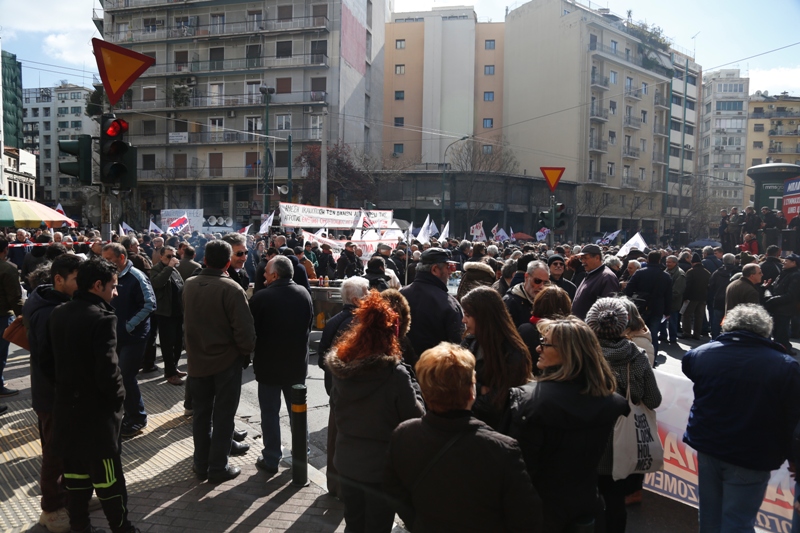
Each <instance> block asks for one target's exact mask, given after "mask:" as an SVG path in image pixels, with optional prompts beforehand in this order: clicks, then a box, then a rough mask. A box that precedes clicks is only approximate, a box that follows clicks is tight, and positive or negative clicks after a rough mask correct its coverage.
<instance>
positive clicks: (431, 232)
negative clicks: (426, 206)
mask: <svg viewBox="0 0 800 533" xmlns="http://www.w3.org/2000/svg"><path fill="white" fill-rule="evenodd" d="M437 233H439V228H437V227H436V224H434V222H433V220H431V222H430V224H428V236H429V237H433V236H434V235H436V234H437Z"/></svg>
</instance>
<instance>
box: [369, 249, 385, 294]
mask: <svg viewBox="0 0 800 533" xmlns="http://www.w3.org/2000/svg"><path fill="white" fill-rule="evenodd" d="M364 278H366V279H367V281H369V288H370V290H372V289H375V290H376V291H378V292H383V291H385V290H386V289H388V288H389V276H387V275H386V263H385V262H384V260H383V257H381V256H379V255H373V256H372V258H371V259H370V260H369V262H368V263H367V271H366V273H365V274H364Z"/></svg>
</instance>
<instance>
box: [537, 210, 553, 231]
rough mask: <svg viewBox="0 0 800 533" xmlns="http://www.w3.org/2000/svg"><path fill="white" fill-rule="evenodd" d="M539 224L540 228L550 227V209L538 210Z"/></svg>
mask: <svg viewBox="0 0 800 533" xmlns="http://www.w3.org/2000/svg"><path fill="white" fill-rule="evenodd" d="M539 226H540V227H542V228H551V227H552V226H553V219H552V218H551V215H550V211H539Z"/></svg>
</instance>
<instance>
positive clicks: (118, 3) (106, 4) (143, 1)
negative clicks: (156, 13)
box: [101, 0, 194, 11]
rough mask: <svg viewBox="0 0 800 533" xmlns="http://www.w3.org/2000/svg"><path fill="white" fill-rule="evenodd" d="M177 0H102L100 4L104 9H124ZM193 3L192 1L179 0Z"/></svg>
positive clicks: (169, 2)
mask: <svg viewBox="0 0 800 533" xmlns="http://www.w3.org/2000/svg"><path fill="white" fill-rule="evenodd" d="M176 2H177V0H104V1H103V2H102V3H101V5H102V6H103V9H104V10H105V11H111V10H113V9H125V8H129V7H144V6H162V5H170V4H175V3H176ZM181 3H194V2H181Z"/></svg>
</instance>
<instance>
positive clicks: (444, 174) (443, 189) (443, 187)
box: [439, 135, 470, 224]
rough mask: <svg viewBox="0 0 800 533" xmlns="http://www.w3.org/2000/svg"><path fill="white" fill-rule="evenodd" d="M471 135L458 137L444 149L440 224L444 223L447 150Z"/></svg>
mask: <svg viewBox="0 0 800 533" xmlns="http://www.w3.org/2000/svg"><path fill="white" fill-rule="evenodd" d="M469 137H470V136H469V135H464V136H463V137H461V138H460V139H456V140H455V141H453V142H451V143H450V144H448V145H447V148H445V149H444V170H443V171H442V219H441V220H440V221H439V224H444V191H445V183H447V151H448V150H449V149H450V147H451V146H453V145H454V144H456V143H457V142H461V141H464V140H466V139H469Z"/></svg>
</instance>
